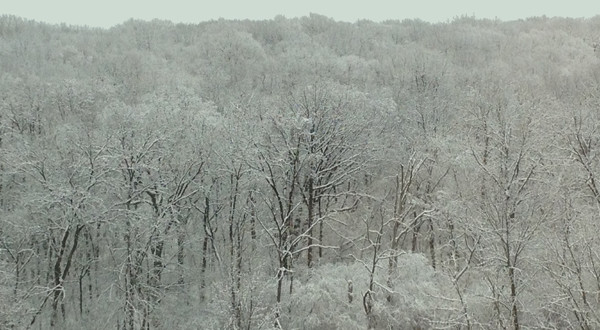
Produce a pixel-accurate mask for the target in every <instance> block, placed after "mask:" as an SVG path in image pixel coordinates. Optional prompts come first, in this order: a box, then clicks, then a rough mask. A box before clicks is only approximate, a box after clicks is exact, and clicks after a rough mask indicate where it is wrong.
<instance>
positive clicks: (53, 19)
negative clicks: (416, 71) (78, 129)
mask: <svg viewBox="0 0 600 330" xmlns="http://www.w3.org/2000/svg"><path fill="white" fill-rule="evenodd" d="M311 12H313V13H318V14H321V15H325V16H328V17H332V18H334V19H336V20H341V21H349V22H354V21H356V20H357V19H370V20H373V21H381V20H385V19H405V18H420V19H423V20H425V21H430V22H440V21H446V20H449V19H450V20H451V19H452V18H454V17H456V16H461V15H469V16H471V15H474V16H475V17H477V18H496V17H497V18H499V19H501V20H514V19H519V18H527V17H531V16H542V15H546V16H548V17H553V16H563V17H591V16H594V15H597V14H600V1H598V0H396V1H394V0H212V1H208V0H196V1H194V0H145V1H144V0H0V14H12V15H17V16H21V17H24V18H28V19H34V20H36V21H43V22H48V23H63V22H64V23H67V24H74V25H89V26H94V27H110V26H113V25H116V24H119V23H122V22H124V21H126V20H128V19H130V18H136V19H144V20H151V19H154V18H159V19H168V20H171V21H173V22H176V23H177V22H184V23H197V22H200V21H207V20H210V19H218V18H220V17H223V18H230V19H245V18H248V19H271V18H273V17H275V16H276V15H279V14H281V15H284V16H286V17H288V18H291V17H298V16H306V15H308V14H309V13H311Z"/></svg>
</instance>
